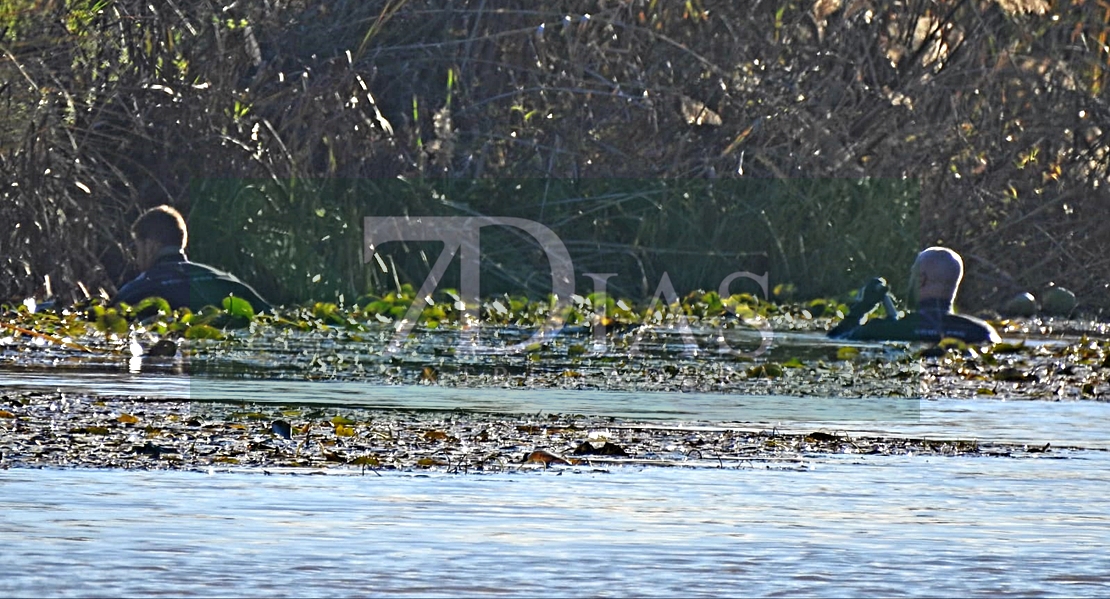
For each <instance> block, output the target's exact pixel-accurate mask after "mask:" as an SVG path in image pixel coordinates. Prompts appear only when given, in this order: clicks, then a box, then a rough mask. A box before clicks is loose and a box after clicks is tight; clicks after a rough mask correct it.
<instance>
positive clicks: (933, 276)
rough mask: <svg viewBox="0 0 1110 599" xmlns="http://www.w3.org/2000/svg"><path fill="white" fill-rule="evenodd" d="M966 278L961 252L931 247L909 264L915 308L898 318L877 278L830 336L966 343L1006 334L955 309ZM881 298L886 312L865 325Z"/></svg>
mask: <svg viewBox="0 0 1110 599" xmlns="http://www.w3.org/2000/svg"><path fill="white" fill-rule="evenodd" d="M963 278H964V262H963V259H962V258H960V255H959V254H957V253H956V252H954V251H952V250H950V249H948V248H944V247H931V248H927V249H925V250H923V251H922V252H921V253H920V254H918V255H917V259H916V260H914V263H913V267H912V268H911V269H910V300H911V301H914V300H916V303H917V311H916V312H911V313H909V314H907V315H906V317H905V318H902V319H898V312H897V311H896V310H895V309H894V302H893V301H892V300H891V299H890V295H889V294H888V293H887V285H886V281H885V280H883V279H881V278H877V279H872V280H871V281H870V282H868V284H867V285H865V286H864V288H863V290H862V292H861V293H860V300H859V301H858V302H856V304H855V305H854V306H852V308H851V310H850V311H849V312H848V316H846V317H845V318H844V320H842V321H841V322H840V324H838V325H837V326H836V327H835V328H833V329H832V330H831V331H829V337H832V338H834V339H856V340H861V341H863V340H866V341H940V340H941V339H944V338H946V337H952V338H955V339H959V340H961V341H964V342H966V343H998V342H999V341H1001V338H1000V337H999V336H998V332H997V331H995V330H994V327H992V326H991V325H990V324H988V323H987V322H985V321H983V320H980V319H978V318H974V317H971V316H965V315H963V314H955V313H954V312H953V311H952V306H953V304H954V303H955V301H956V293H957V291H959V288H960V282H961V281H962V280H963ZM879 303H883V304H884V306H885V308H886V313H887V317H886V318H882V319H872V320H869V321H868V322H867V324H860V323H861V321H862V320H863V317H864V316H866V315H867V314H868V313H869V312H871V310H873V309H874V308H875V307H876V306H878V305H879Z"/></svg>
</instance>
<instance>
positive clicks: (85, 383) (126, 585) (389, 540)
mask: <svg viewBox="0 0 1110 599" xmlns="http://www.w3.org/2000/svg"><path fill="white" fill-rule="evenodd" d="M4 389H23V390H28V389H30V390H34V389H38V390H45V389H49V390H51V391H58V390H60V391H62V392H67V393H68V392H72V393H75V394H89V393H92V394H96V393H102V394H104V395H142V396H146V397H162V398H176V399H191V400H197V401H214V400H221V401H228V400H231V401H235V400H241V399H249V400H251V401H260V400H262V401H267V400H268V401H274V402H280V403H296V402H302V403H319V404H332V405H336V404H338V405H358V406H365V407H382V408H397V407H404V408H416V409H457V408H466V409H475V410H486V411H512V412H518V411H519V412H529V411H532V410H536V409H541V410H544V411H554V410H558V411H563V412H589V413H601V414H610V415H615V416H622V417H627V418H639V419H643V420H649V421H652V420H657V421H667V422H674V421H681V422H684V423H687V424H690V425H696V424H700V425H710V423H713V422H717V423H719V422H720V421H722V420H728V421H736V420H743V421H745V422H765V423H766V424H768V425H769V426H777V427H780V428H781V429H797V430H814V428H815V427H817V428H830V429H834V430H838V431H845V432H848V433H849V434H881V435H889V436H913V437H936V438H948V439H951V438H963V439H976V440H978V441H980V442H1005V443H1024V444H1029V445H1036V446H1042V445H1044V444H1051V446H1052V447H1053V451H1050V452H1047V453H1028V454H1026V453H1023V454H1022V455H1023V456H1024V457H1020V458H1003V457H986V456H964V457H938V456H916V455H899V456H882V455H852V456H843V455H813V456H807V457H806V462H805V464H804V466H803V467H800V468H798V467H792V468H789V469H786V468H776V467H774V466H773V465H771V464H764V465H760V464H757V465H755V466H753V465H752V464H747V465H745V466H743V467H740V468H719V469H718V468H674V467H646V468H645V467H640V466H624V467H621V466H609V467H607V468H605V469H592V468H585V467H581V468H563V469H551V470H547V471H536V470H529V471H524V470H522V471H518V472H510V473H499V474H480V475H450V474H445V473H437V472H430V473H423V472H421V473H412V472H388V473H383V474H382V475H381V476H377V475H366V476H359V475H354V474H330V475H322V476H311V475H307V474H304V473H301V474H286V475H277V476H266V475H264V474H262V473H260V472H254V471H245V470H243V471H230V472H225V471H220V472H211V473H208V474H204V473H194V472H175V471H143V472H135V471H121V470H54V469H45V470H32V469H11V470H0V572H2V575H0V595H3V596H27V597H31V596H35V597H38V596H82V597H85V596H113V597H116V596H157V595H163V596H167V595H168V596H227V595H251V596H258V595H266V596H321V595H328V596H335V595H341V596H350V595H366V594H374V595H405V596H414V595H415V596H457V595H470V596H474V595H483V596H487V595H495V596H518V595H528V596H534V595H552V596H627V595H645V596H647V595H651V596H675V595H682V596H689V595H712V596H720V595H745V596H748V595H761V596H774V595H784V594H785V595H821V596H846V595H852V596H857V595H886V594H898V595H913V596H937V595H960V596H979V595H989V596H999V595H1003V596H1005V595H1016V596H1029V595H1041V596H1043V595H1066V596H1106V595H1108V594H1110V551H1108V549H1110V542H1108V541H1107V539H1108V538H1110V435H1107V431H1108V430H1110V426H1108V425H1110V404H1107V403H1102V402H1092V401H1062V402H1049V401H1001V400H997V399H974V400H972V399H969V400H931V399H925V400H912V401H911V400H905V399H902V400H897V401H895V400H891V401H890V402H887V403H884V402H880V401H878V400H870V401H864V400H860V402H859V404H858V405H856V406H855V407H854V408H852V409H851V410H849V411H848V412H844V411H841V412H827V411H823V410H824V408H823V407H822V406H821V402H820V401H819V400H812V401H809V399H810V398H807V401H806V402H804V403H802V404H799V403H798V402H797V398H783V397H773V396H768V397H757V396H751V397H737V396H735V395H728V394H713V393H673V394H667V393H658V394H651V393H620V392H616V391H604V390H584V391H582V390H580V391H565V390H558V389H533V390H514V391H507V390H504V389H480V388H479V389H462V388H456V389H451V388H439V387H419V388H416V387H412V386H391V385H367V384H365V383H354V382H344V381H329V382H311V381H296V380H276V381H250V382H249V384H246V383H245V382H244V381H242V380H232V379H221V378H211V379H200V378H197V377H187V376H181V375H174V374H167V373H147V372H140V373H137V374H127V373H118V372H116V373H108V372H80V371H65V372H61V373H59V372H50V371H44V370H43V369H41V368H40V369H28V370H25V371H21V370H19V369H8V370H7V371H5V372H4V373H3V374H2V375H0V391H3V390H4ZM237 394H238V395H237ZM267 398H269V399H267ZM838 401H840V402H843V401H844V400H843V398H841V399H839V400H838ZM876 406H878V407H876ZM841 407H842V408H843V404H841ZM869 410H870V411H869ZM876 410H877V411H876ZM889 410H893V411H889ZM830 414H831V416H830Z"/></svg>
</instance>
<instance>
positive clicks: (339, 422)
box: [331, 416, 355, 426]
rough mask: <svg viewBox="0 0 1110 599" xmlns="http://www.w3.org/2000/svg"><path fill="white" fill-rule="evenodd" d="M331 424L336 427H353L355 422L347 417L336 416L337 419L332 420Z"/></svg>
mask: <svg viewBox="0 0 1110 599" xmlns="http://www.w3.org/2000/svg"><path fill="white" fill-rule="evenodd" d="M331 423H332V424H334V425H336V426H340V425H346V426H351V425H352V424H354V423H355V420H354V419H352V418H347V417H346V416H336V417H334V418H332V419H331Z"/></svg>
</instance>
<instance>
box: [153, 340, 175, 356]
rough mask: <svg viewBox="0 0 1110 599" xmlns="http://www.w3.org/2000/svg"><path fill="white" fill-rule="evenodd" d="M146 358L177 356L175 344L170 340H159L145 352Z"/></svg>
mask: <svg viewBox="0 0 1110 599" xmlns="http://www.w3.org/2000/svg"><path fill="white" fill-rule="evenodd" d="M146 355H147V357H151V358H168V357H171V356H175V355H177V344H176V343H174V342H173V340H172V339H160V340H159V341H158V343H155V344H154V345H152V346H150V347H149V348H147V350H146Z"/></svg>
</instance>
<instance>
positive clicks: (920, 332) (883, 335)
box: [844, 312, 1000, 343]
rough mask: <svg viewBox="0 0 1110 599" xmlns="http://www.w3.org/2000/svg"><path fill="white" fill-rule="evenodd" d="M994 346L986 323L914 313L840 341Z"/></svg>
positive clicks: (875, 322)
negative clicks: (944, 341) (951, 341)
mask: <svg viewBox="0 0 1110 599" xmlns="http://www.w3.org/2000/svg"><path fill="white" fill-rule="evenodd" d="M946 337H952V338H955V339H959V340H961V341H964V342H965V343H988V342H989V343H997V342H998V341H999V340H1000V337H999V336H998V332H997V331H995V330H994V327H992V326H991V325H990V324H989V323H987V322H986V321H983V320H980V319H978V318H974V317H972V316H964V315H962V314H951V313H947V314H929V313H921V312H914V313H911V314H908V315H907V316H906V317H905V318H903V319H901V320H888V319H879V320H871V321H868V322H867V323H866V324H864V325H862V326H860V327H857V328H855V329H853V330H852V331H851V332H849V333H848V334H847V335H846V336H845V337H844V338H846V339H855V340H859V341H934V342H935V341H940V340H941V339H944V338H946Z"/></svg>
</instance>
